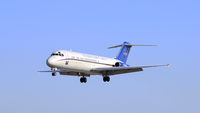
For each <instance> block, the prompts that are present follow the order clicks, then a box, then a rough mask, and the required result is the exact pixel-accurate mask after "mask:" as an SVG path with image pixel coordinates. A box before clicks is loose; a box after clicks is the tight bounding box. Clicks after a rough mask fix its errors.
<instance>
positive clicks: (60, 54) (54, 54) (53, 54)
mask: <svg viewBox="0 0 200 113" xmlns="http://www.w3.org/2000/svg"><path fill="white" fill-rule="evenodd" d="M51 56H64V54H62V53H61V52H58V53H52V54H51Z"/></svg>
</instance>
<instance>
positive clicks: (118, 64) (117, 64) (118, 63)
mask: <svg viewBox="0 0 200 113" xmlns="http://www.w3.org/2000/svg"><path fill="white" fill-rule="evenodd" d="M121 66H123V64H122V63H121V62H116V63H115V65H113V67H121Z"/></svg>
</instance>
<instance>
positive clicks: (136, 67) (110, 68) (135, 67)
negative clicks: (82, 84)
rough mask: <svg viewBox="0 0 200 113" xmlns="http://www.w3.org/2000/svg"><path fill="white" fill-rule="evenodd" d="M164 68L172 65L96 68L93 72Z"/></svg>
mask: <svg viewBox="0 0 200 113" xmlns="http://www.w3.org/2000/svg"><path fill="white" fill-rule="evenodd" d="M163 66H170V64H165V65H150V66H132V67H108V68H94V69H92V70H91V71H110V70H123V69H138V68H151V67H163Z"/></svg>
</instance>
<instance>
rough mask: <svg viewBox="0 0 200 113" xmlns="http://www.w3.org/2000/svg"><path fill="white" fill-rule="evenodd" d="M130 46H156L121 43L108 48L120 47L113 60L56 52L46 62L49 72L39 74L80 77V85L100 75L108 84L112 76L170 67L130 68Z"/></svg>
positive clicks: (62, 51)
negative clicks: (128, 62)
mask: <svg viewBox="0 0 200 113" xmlns="http://www.w3.org/2000/svg"><path fill="white" fill-rule="evenodd" d="M132 46H157V45H137V44H130V43H129V42H123V44H120V45H117V46H112V47H109V49H111V48H118V47H121V50H120V52H119V54H118V55H117V56H116V57H115V58H108V57H101V56H95V55H90V54H83V53H78V52H72V51H66V50H58V51H55V52H53V53H52V54H51V56H50V57H49V58H48V59H47V61H46V64H47V65H48V66H49V67H50V68H51V70H48V71H39V72H50V73H52V76H56V74H57V73H59V74H60V75H69V76H80V77H81V78H80V82H81V83H86V82H87V78H86V77H90V76H91V75H100V76H102V77H103V81H104V82H109V81H110V76H112V75H118V74H124V73H131V72H140V71H143V69H144V68H151V67H161V66H169V65H170V64H165V65H151V66H130V65H128V64H127V63H126V62H127V59H128V55H129V53H130V50H131V47H132Z"/></svg>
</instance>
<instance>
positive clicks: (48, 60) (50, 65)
mask: <svg viewBox="0 0 200 113" xmlns="http://www.w3.org/2000/svg"><path fill="white" fill-rule="evenodd" d="M46 64H47V65H48V66H49V67H54V64H55V60H54V59H53V58H52V57H50V58H48V59H47V61H46Z"/></svg>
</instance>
